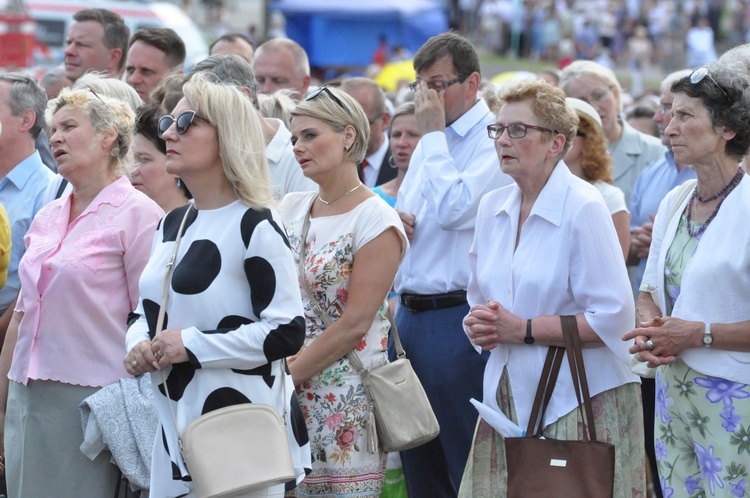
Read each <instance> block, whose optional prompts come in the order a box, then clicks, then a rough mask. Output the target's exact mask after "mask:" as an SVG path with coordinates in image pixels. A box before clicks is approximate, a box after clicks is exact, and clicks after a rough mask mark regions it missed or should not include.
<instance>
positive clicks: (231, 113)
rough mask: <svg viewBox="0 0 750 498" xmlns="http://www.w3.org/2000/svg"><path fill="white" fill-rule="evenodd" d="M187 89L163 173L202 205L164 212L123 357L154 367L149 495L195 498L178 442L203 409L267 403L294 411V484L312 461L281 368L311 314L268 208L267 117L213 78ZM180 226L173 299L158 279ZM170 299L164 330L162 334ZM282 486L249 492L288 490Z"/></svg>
mask: <svg viewBox="0 0 750 498" xmlns="http://www.w3.org/2000/svg"><path fill="white" fill-rule="evenodd" d="M183 90H184V97H183V98H182V99H181V100H180V101H179V102H178V103H177V105H176V107H175V108H174V109H173V111H172V115H171V116H170V115H168V116H163V117H162V118H161V119H160V120H159V124H158V126H159V128H158V129H159V135H160V136H161V137H162V138H163V139H164V141H165V142H166V144H167V146H166V147H167V162H166V169H167V172H168V173H170V174H172V175H177V176H178V177H179V178H181V179H182V181H183V182H184V183H185V184H186V185H187V187H188V188H189V189H190V192H191V193H192V194H193V199H194V202H193V203H190V204H188V205H186V206H184V207H179V208H176V209H174V210H172V211H171V212H170V213H168V214H167V215H166V216H165V217H164V219H163V220H162V222H161V224H160V225H159V227H158V229H157V231H156V235H155V238H154V242H153V246H152V251H151V257H150V259H149V261H148V264H147V265H146V268H145V269H144V272H143V277H142V278H141V281H140V286H139V288H140V295H141V301H140V304H139V306H138V308H137V309H136V314H137V320H136V321H135V322H134V323H133V324H132V325H131V326H130V329H129V330H128V334H127V351H128V353H127V355H126V356H125V359H124V364H125V368H126V369H127V370H128V372H130V373H131V374H133V375H141V374H144V373H147V372H150V373H151V380H152V385H153V393H154V403H155V405H156V410H157V413H158V415H159V421H160V426H161V430H160V431H159V432H158V434H160V435H159V436H158V437H157V438H156V441H155V444H154V452H153V462H152V467H151V495H152V496H160V497H161V496H168V497H173V496H195V488H194V484H193V483H192V482H191V478H190V472H189V469H188V468H187V467H186V465H185V462H184V460H183V458H182V456H181V452H180V449H179V447H178V440H177V437H178V435H181V434H183V432H184V431H185V429H186V427H187V426H188V425H189V424H190V423H191V422H192V421H193V420H195V419H196V418H198V417H199V416H201V415H203V414H205V413H207V412H211V411H214V410H217V409H219V408H223V407H226V406H230V405H237V404H242V403H250V402H252V403H261V404H264V405H269V406H271V407H273V408H275V409H276V411H277V412H278V413H279V415H280V416H283V415H284V414H286V415H287V420H285V425H287V427H288V436H289V440H288V445H289V449H290V450H291V457H292V463H293V465H294V470H295V475H296V477H297V480H301V479H302V477H304V475H305V469H306V468H308V469H309V467H310V449H309V446H308V445H307V432H306V431H305V428H304V421H303V419H302V414H301V411H300V408H299V403H298V401H297V399H296V397H295V396H294V395H293V389H294V388H293V385H292V379H291V377H290V376H289V375H283V374H282V372H283V370H284V369H285V366H284V363H283V361H282V360H283V359H284V358H286V357H287V356H291V355H293V354H295V353H296V352H297V351H299V348H300V346H301V345H302V341H303V340H304V319H303V318H302V306H301V300H300V293H299V287H298V285H297V274H296V270H295V268H294V263H293V258H292V254H291V253H290V250H289V246H288V241H287V239H286V236H285V235H284V229H283V225H282V222H281V220H280V218H279V216H278V214H277V213H276V211H275V209H274V208H273V207H272V206H273V192H272V190H271V187H270V183H269V178H268V169H267V166H266V159H265V155H264V154H263V150H264V142H263V136H262V133H261V128H260V117H259V116H258V113H257V111H256V110H255V109H254V108H253V106H252V103H251V102H250V100H248V99H247V97H245V96H244V95H243V94H242V92H241V91H240V90H238V89H237V88H236V87H234V86H231V85H224V84H220V83H217V82H215V80H214V78H213V77H212V76H211V75H209V74H208V73H197V74H196V75H195V76H194V77H193V78H192V79H191V80H190V81H189V82H188V83H186V84H185V86H184V87H183ZM259 151H260V152H259ZM183 222H184V228H182V230H180V228H181V225H182V224H183ZM178 232H180V233H181V234H182V239H181V241H180V243H179V246H178V252H177V254H176V259H175V260H174V265H173V267H174V271H173V275H172V277H171V285H169V286H168V290H169V293H168V300H167V303H166V304H165V303H163V301H162V281H163V278H164V275H165V269H166V267H167V263H168V262H169V261H170V260H171V258H172V257H173V254H174V251H175V244H176V238H177V236H178ZM162 305H165V308H164V309H165V312H166V313H165V319H164V330H162V331H157V330H156V323H157V319H158V314H159V308H160V307H161V306H162ZM162 375H164V376H165V377H166V386H167V387H168V388H169V397H167V396H166V395H165V390H164V389H165V386H164V381H163V377H162ZM172 410H174V418H173V415H172ZM175 420H176V425H175ZM226 464H227V465H229V466H231V465H232V464H233V462H232V461H231V460H227V462H226ZM249 470H251V469H248V471H249ZM236 472H238V473H241V472H243V469H237V470H236ZM292 484H294V483H292ZM284 488H285V486H284V484H279V485H275V486H271V487H269V488H267V489H264V490H259V491H257V492H254V493H252V494H249V495H246V496H268V497H270V496H274V497H282V496H283V495H284Z"/></svg>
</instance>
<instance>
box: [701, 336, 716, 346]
mask: <svg viewBox="0 0 750 498" xmlns="http://www.w3.org/2000/svg"><path fill="white" fill-rule="evenodd" d="M712 342H714V338H713V337H711V336H710V335H709V334H706V335H704V336H703V344H706V345H708V344H711V343H712Z"/></svg>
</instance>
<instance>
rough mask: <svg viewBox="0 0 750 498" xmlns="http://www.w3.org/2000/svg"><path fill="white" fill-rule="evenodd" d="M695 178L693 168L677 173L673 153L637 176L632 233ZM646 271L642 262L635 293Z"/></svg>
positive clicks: (632, 205) (634, 187) (632, 213)
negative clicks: (669, 194) (670, 192)
mask: <svg viewBox="0 0 750 498" xmlns="http://www.w3.org/2000/svg"><path fill="white" fill-rule="evenodd" d="M693 178H695V171H693V169H692V168H683V169H682V171H678V170H677V163H675V162H674V154H672V151H671V150H670V151H667V152H666V154H664V157H662V158H661V159H659V160H658V161H656V162H654V163H652V164H651V165H650V166H648V167H647V168H646V169H644V170H643V172H642V173H641V174H640V175H638V179H637V180H636V182H635V185H634V186H633V194H632V195H631V197H630V213H631V217H630V229H631V230H633V229H634V228H636V227H639V226H641V225H643V224H644V223H646V222H648V221H651V218H649V215H656V212H657V211H658V210H659V204H661V201H662V200H663V199H664V197H666V196H667V194H668V193H669V191H670V190H672V189H673V188H675V187H677V186H678V185H682V184H683V183H685V182H686V181H687V180H691V179H693ZM645 270H646V258H643V259H641V261H640V262H639V263H638V271H637V276H636V281H635V282H633V288H634V289H635V290H636V292H637V291H638V288H639V287H640V283H641V280H642V279H643V272H644V271H645Z"/></svg>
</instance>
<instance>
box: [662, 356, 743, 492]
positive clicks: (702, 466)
mask: <svg viewBox="0 0 750 498" xmlns="http://www.w3.org/2000/svg"><path fill="white" fill-rule="evenodd" d="M654 442H655V449H656V460H657V464H658V467H659V480H660V482H661V487H662V491H663V493H664V496H665V498H670V497H671V498H676V497H678V496H679V497H681V496H695V497H709V496H718V497H740V496H750V490H749V489H748V484H749V483H750V476H749V475H748V470H749V469H750V389H748V385H747V384H740V383H737V382H731V381H728V380H725V379H721V378H717V377H711V376H710V375H704V374H701V373H699V372H697V371H695V370H693V369H692V368H690V367H689V366H688V365H687V364H686V363H685V362H684V361H682V360H678V361H676V362H675V363H673V364H671V365H665V366H661V367H659V368H658V370H657V373H656V416H655V421H654Z"/></svg>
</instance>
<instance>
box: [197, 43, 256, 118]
mask: <svg viewBox="0 0 750 498" xmlns="http://www.w3.org/2000/svg"><path fill="white" fill-rule="evenodd" d="M204 71H205V72H208V73H211V74H213V75H214V76H216V77H217V78H218V80H219V81H221V82H222V83H229V84H231V85H234V86H236V87H238V88H240V89H242V87H247V88H249V89H250V96H251V98H252V101H253V106H255V108H256V109H259V107H258V80H256V79H255V72H254V71H253V66H251V65H250V63H249V62H247V61H246V60H245V59H244V58H242V57H240V56H239V55H235V54H232V55H220V54H215V55H209V56H208V57H206V58H205V59H203V60H202V61H200V62H198V63H197V64H196V65H194V66H193V68H192V69H191V70H190V72H189V73H188V75H187V78H185V83H187V82H188V81H190V78H192V77H193V76H194V75H195V74H196V73H199V72H204Z"/></svg>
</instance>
